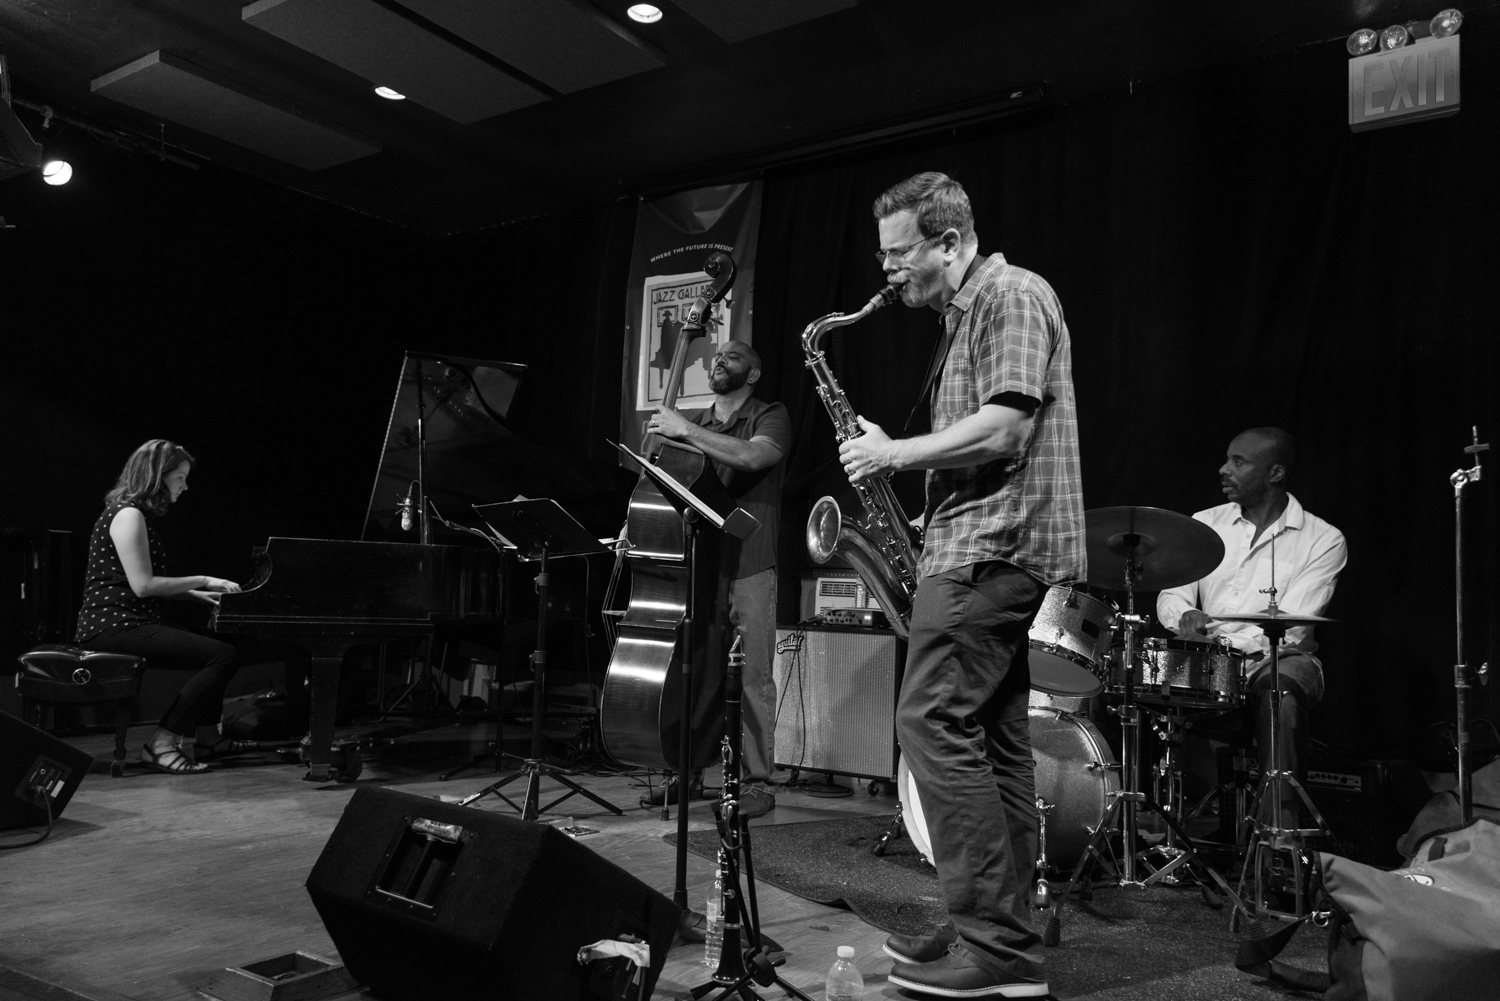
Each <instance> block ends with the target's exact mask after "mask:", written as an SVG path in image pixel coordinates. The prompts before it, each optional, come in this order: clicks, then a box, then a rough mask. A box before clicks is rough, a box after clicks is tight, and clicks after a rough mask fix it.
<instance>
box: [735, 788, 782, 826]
mask: <svg viewBox="0 0 1500 1001" xmlns="http://www.w3.org/2000/svg"><path fill="white" fill-rule="evenodd" d="M774 809H776V797H775V796H774V795H772V794H771V792H770V790H767V789H759V788H757V789H745V790H742V791H741V792H740V816H741V817H742V818H744V819H745V820H754V819H755V818H756V817H764V816H765V815H766V814H768V813H770V812H771V811H772V810H774Z"/></svg>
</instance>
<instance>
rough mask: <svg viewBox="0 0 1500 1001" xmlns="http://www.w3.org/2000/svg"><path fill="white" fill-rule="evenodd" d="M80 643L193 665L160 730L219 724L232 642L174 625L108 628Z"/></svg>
mask: <svg viewBox="0 0 1500 1001" xmlns="http://www.w3.org/2000/svg"><path fill="white" fill-rule="evenodd" d="M79 646H81V647H84V648H85V649H88V650H110V651H113V652H115V653H133V654H135V655H136V656H138V657H144V658H145V660H146V666H147V667H160V668H165V669H166V670H169V671H195V672H197V673H195V674H194V675H193V676H192V677H191V678H189V679H188V682H187V684H185V685H183V686H182V691H180V692H178V693H177V698H176V700H174V701H173V703H172V704H171V705H170V706H168V707H167V711H166V712H165V713H164V714H163V715H162V718H161V723H160V726H161V728H162V729H163V730H167V731H170V732H171V733H175V734H178V735H189V734H191V733H192V732H193V727H194V726H195V725H196V726H217V725H218V723H219V719H220V717H222V716H223V715H224V689H225V687H226V686H227V685H228V684H229V679H230V678H232V677H234V672H235V670H236V669H237V668H238V667H239V665H238V663H237V661H238V657H239V655H238V653H237V652H236V651H235V649H234V647H232V646H230V645H229V644H228V643H224V642H222V641H220V640H216V639H212V638H210V637H208V636H199V635H198V634H197V633H190V632H188V631H187V630H186V629H177V628H175V627H174V626H163V625H153V626H126V627H124V628H121V629H109V630H106V631H104V632H102V633H100V634H99V635H97V636H94V637H93V638H91V639H89V640H88V641H87V642H83V643H79Z"/></svg>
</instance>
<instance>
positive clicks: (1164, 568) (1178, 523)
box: [1083, 507, 1224, 591]
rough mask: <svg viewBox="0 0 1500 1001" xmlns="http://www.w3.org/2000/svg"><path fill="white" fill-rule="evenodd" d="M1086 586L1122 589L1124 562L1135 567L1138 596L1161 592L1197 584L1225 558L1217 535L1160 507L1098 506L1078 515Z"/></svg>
mask: <svg viewBox="0 0 1500 1001" xmlns="http://www.w3.org/2000/svg"><path fill="white" fill-rule="evenodd" d="M1083 518H1084V526H1085V529H1084V531H1085V542H1086V544H1087V547H1088V556H1089V583H1090V584H1092V585H1093V586H1094V587H1104V588H1111V589H1113V590H1116V591H1121V590H1124V589H1125V562H1126V559H1127V557H1128V556H1131V555H1133V556H1134V557H1135V560H1136V562H1137V563H1139V564H1140V567H1139V569H1138V570H1137V572H1136V577H1135V588H1136V590H1137V591H1160V590H1161V589H1163V588H1167V587H1181V586H1182V585H1183V584H1191V583H1192V582H1193V581H1195V580H1202V579H1203V578H1204V577H1207V576H1208V575H1209V574H1210V573H1213V571H1214V569H1215V568H1216V567H1217V566H1218V565H1219V564H1220V563H1221V562H1222V561H1223V559H1224V541H1223V540H1222V539H1220V538H1219V533H1217V532H1215V531H1214V530H1213V529H1211V528H1209V527H1208V526H1207V525H1205V524H1203V522H1201V521H1194V520H1193V519H1192V518H1189V517H1188V516H1187V515H1185V514H1178V513H1177V512H1176V511H1168V510H1166V509H1164V508H1159V507H1101V508H1095V509H1094V510H1092V511H1085V512H1084V513H1083Z"/></svg>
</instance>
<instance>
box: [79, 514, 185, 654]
mask: <svg viewBox="0 0 1500 1001" xmlns="http://www.w3.org/2000/svg"><path fill="white" fill-rule="evenodd" d="M127 507H133V508H136V509H137V510H140V508H139V506H138V505H136V504H130V503H125V502H122V501H116V502H115V503H113V504H111V505H109V506H108V507H106V508H105V509H104V513H103V514H101V515H100V516H99V520H98V521H96V522H94V534H93V537H92V538H91V539H90V540H89V565H88V570H87V572H86V573H85V575H84V580H83V607H82V608H80V609H79V610H78V636H77V639H76V640H75V641H74V642H76V643H79V644H83V643H85V642H86V641H88V640H91V639H93V638H94V637H95V636H98V635H99V634H100V633H102V632H106V631H108V630H112V629H120V628H123V627H126V626H145V625H155V624H157V623H159V622H161V611H160V609H161V599H160V598H139V597H136V593H135V592H134V591H132V590H131V589H130V581H129V580H128V579H127V578H126V576H125V567H124V566H123V565H122V564H121V563H120V552H119V550H117V549H116V548H115V540H114V539H111V538H110V537H109V526H110V524H111V523H112V522H113V521H114V520H115V515H117V514H119V513H120V512H121V511H122V510H124V509H125V508H127ZM141 514H143V515H145V517H146V545H147V547H148V550H149V552H150V553H151V570H152V572H153V573H155V574H158V575H159V574H161V573H162V568H163V567H164V566H165V565H166V559H167V554H166V553H165V552H163V551H162V548H161V546H160V545H159V544H158V543H157V541H156V540H155V539H154V538H152V537H151V521H152V517H151V515H149V514H147V513H146V512H145V511H141Z"/></svg>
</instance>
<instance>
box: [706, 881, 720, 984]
mask: <svg viewBox="0 0 1500 1001" xmlns="http://www.w3.org/2000/svg"><path fill="white" fill-rule="evenodd" d="M723 903H724V884H723V883H722V882H720V881H719V878H718V877H717V876H715V877H714V886H713V889H712V890H709V891H708V906H707V907H705V908H704V913H705V914H706V915H708V931H707V932H706V933H705V934H704V936H703V965H704V966H707V967H710V968H712V969H715V970H717V969H718V968H719V953H720V951H721V950H722V949H723V947H724V915H723V913H722V912H721V911H720V908H721V907H722V906H723Z"/></svg>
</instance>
